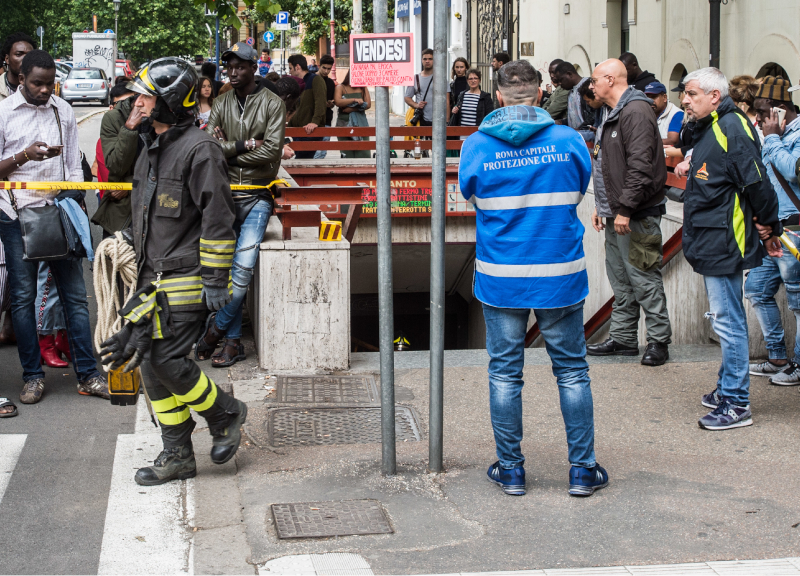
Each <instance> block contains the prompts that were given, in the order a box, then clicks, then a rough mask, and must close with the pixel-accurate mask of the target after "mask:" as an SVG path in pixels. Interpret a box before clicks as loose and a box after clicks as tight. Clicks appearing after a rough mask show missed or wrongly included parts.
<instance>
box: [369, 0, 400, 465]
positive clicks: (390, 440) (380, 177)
mask: <svg viewBox="0 0 800 576" xmlns="http://www.w3.org/2000/svg"><path fill="white" fill-rule="evenodd" d="M388 18H389V16H388V5H387V0H376V1H375V4H374V5H373V27H374V30H375V32H376V33H385V32H386V31H387V29H388V25H387V20H388ZM375 141H376V145H375V148H376V151H377V152H376V157H375V162H376V171H377V178H376V180H377V184H378V190H377V203H378V308H379V314H380V329H379V332H380V336H379V344H380V354H381V442H382V459H381V471H382V472H383V474H384V475H386V476H390V475H394V474H396V473H397V454H396V447H395V428H394V426H395V424H394V303H393V299H394V286H393V284H392V190H391V183H390V175H391V162H390V160H389V154H390V152H389V88H387V87H386V86H376V87H375Z"/></svg>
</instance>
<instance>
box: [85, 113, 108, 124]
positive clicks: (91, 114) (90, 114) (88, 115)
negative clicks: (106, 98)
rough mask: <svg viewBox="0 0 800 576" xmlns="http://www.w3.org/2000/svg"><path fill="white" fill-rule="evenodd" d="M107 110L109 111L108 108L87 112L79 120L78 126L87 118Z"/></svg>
mask: <svg viewBox="0 0 800 576" xmlns="http://www.w3.org/2000/svg"><path fill="white" fill-rule="evenodd" d="M106 112H108V110H95V111H94V112H90V113H89V114H87V115H86V116H82V117H81V118H80V119H79V120H78V126H80V125H81V124H83V123H84V122H85V121H86V120H89V119H90V118H94V117H95V116H97V115H98V114H105V113H106Z"/></svg>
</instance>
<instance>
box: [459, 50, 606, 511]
mask: <svg viewBox="0 0 800 576" xmlns="http://www.w3.org/2000/svg"><path fill="white" fill-rule="evenodd" d="M497 87H498V90H497V100H498V102H499V104H500V106H501V108H500V109H498V110H495V111H494V112H493V113H491V114H489V115H488V116H487V117H486V118H485V119H484V120H483V122H482V123H481V126H480V129H479V131H478V132H476V133H475V134H473V135H472V136H470V137H469V138H468V139H467V140H466V142H464V146H463V148H462V150H461V163H460V167H459V175H458V176H459V184H460V186H461V193H462V194H463V195H464V197H465V198H467V199H468V200H469V201H470V202H472V203H473V204H475V208H476V211H477V219H476V222H477V242H476V254H477V257H476V262H475V264H476V272H475V286H474V292H475V297H476V298H477V299H478V300H480V301H481V302H482V303H483V314H484V318H485V320H486V349H487V351H488V352H489V356H490V361H489V403H490V410H491V416H492V428H493V429H494V437H495V443H496V445H497V457H498V461H497V462H495V463H494V464H492V466H491V467H490V468H489V471H488V476H489V480H491V481H492V482H495V483H496V484H498V485H500V486H501V487H502V488H503V491H504V492H505V493H506V494H511V495H514V496H521V495H523V494H525V469H524V467H523V465H524V463H525V458H524V457H523V455H522V451H521V450H520V443H521V441H522V396H521V394H522V386H523V385H524V383H523V381H522V369H523V365H524V362H525V332H526V330H527V327H528V317H529V316H530V311H531V309H533V311H534V313H535V314H536V320H537V322H538V323H539V328H540V329H541V331H542V335H543V336H544V340H545V344H546V346H547V353H548V354H549V355H550V359H551V360H552V362H553V374H554V375H555V377H556V379H557V381H558V389H559V394H560V398H561V412H562V414H563V416H564V424H565V426H566V431H567V444H568V446H569V462H570V464H571V465H572V468H571V469H570V473H569V483H570V488H569V493H570V494H571V495H573V496H590V495H591V494H592V493H594V491H595V490H598V489H600V488H603V487H605V486H606V485H608V473H607V472H606V471H605V470H604V469H603V468H602V467H601V466H598V464H597V461H596V460H595V455H594V416H593V404H592V391H591V388H590V383H591V381H590V379H589V366H588V364H587V363H586V341H585V339H584V336H583V301H584V299H585V298H586V296H587V295H588V293H589V280H588V276H587V273H586V260H585V256H584V253H583V232H584V228H583V225H582V224H581V223H580V221H579V220H578V215H577V208H578V204H580V202H581V201H582V200H583V197H584V194H585V193H586V187H587V186H588V184H589V177H590V176H591V171H592V167H591V160H590V158H589V153H588V150H587V149H586V144H585V143H584V141H583V138H581V137H580V135H579V134H578V133H577V132H576V131H575V130H572V129H571V128H569V127H567V126H556V125H555V123H554V121H553V119H552V118H551V117H550V115H549V114H548V113H547V112H545V111H544V110H542V109H541V108H538V107H536V104H538V103H539V100H540V98H541V95H542V91H541V89H540V88H539V80H538V78H537V75H536V70H534V68H533V67H532V66H531V64H530V63H529V62H528V61H526V60H517V61H514V62H509V63H508V64H506V65H505V66H503V67H502V68H501V69H500V70H499V71H498V74H497Z"/></svg>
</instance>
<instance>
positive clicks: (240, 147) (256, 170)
mask: <svg viewBox="0 0 800 576" xmlns="http://www.w3.org/2000/svg"><path fill="white" fill-rule="evenodd" d="M217 126H219V127H220V128H221V129H222V131H223V132H225V137H226V138H227V140H225V141H223V142H221V143H220V144H222V152H223V153H224V154H225V159H226V160H227V161H228V175H229V176H230V181H231V184H269V183H270V182H272V181H273V180H275V178H276V177H277V175H278V169H279V168H280V167H281V154H282V153H283V137H284V134H285V133H286V106H285V105H284V104H283V101H282V100H281V99H280V98H278V97H277V96H276V95H275V94H273V93H272V92H270V91H269V90H267V89H266V88H263V87H262V86H260V85H259V86H258V87H257V88H256V91H255V92H253V93H252V94H250V95H249V96H247V97H246V98H245V100H244V105H242V104H240V102H239V100H238V98H237V97H236V91H235V90H229V91H228V92H226V93H225V94H223V95H222V96H220V97H218V98H217V99H216V100H214V106H213V108H212V109H211V114H210V115H209V117H208V126H207V127H206V133H207V134H209V135H210V136H212V137H213V136H214V128H215V127H217ZM251 138H255V139H256V140H263V141H264V143H263V144H262V145H261V146H259V147H258V148H256V149H255V150H250V151H248V150H247V148H246V146H245V142H246V141H247V140H250V139H251Z"/></svg>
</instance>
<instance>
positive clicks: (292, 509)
mask: <svg viewBox="0 0 800 576" xmlns="http://www.w3.org/2000/svg"><path fill="white" fill-rule="evenodd" d="M272 515H273V517H274V518H275V527H276V528H277V529H278V538H325V537H328V536H353V535H358V534H391V533H392V532H394V530H392V527H391V526H389V520H388V519H387V518H386V514H385V513H384V512H383V508H382V507H381V505H380V503H379V502H378V501H377V500H348V501H344V502H298V503H294V504H273V505H272Z"/></svg>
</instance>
